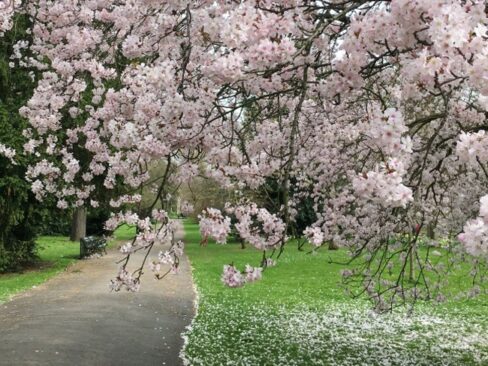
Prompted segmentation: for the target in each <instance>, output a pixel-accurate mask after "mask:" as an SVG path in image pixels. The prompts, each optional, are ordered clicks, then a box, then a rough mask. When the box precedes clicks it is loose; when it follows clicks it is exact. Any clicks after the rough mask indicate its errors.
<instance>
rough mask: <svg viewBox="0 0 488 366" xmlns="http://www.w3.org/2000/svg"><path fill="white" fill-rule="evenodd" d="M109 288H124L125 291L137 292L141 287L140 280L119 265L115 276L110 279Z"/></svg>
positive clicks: (118, 289) (117, 289)
mask: <svg viewBox="0 0 488 366" xmlns="http://www.w3.org/2000/svg"><path fill="white" fill-rule="evenodd" d="M109 287H110V289H111V290H112V291H117V292H118V291H120V290H121V289H122V288H125V289H126V290H127V291H132V292H137V291H139V289H140V287H141V281H140V280H139V278H137V277H135V276H134V275H133V274H131V273H129V272H128V271H127V270H126V269H125V268H124V267H121V268H120V270H119V273H118V275H117V277H116V278H115V279H113V280H110V286H109Z"/></svg>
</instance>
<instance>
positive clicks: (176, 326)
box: [0, 225, 194, 366]
mask: <svg viewBox="0 0 488 366" xmlns="http://www.w3.org/2000/svg"><path fill="white" fill-rule="evenodd" d="M176 235H177V236H179V237H182V235H183V231H182V229H181V225H180V229H179V230H178V231H177V234H176ZM155 254H156V252H155ZM142 257H143V253H141V254H136V255H135V257H134V258H132V260H133V267H134V266H135V263H140V261H141V260H142ZM117 259H120V253H118V251H117V250H116V249H112V250H110V251H109V252H108V254H107V255H105V256H103V257H101V258H97V259H88V260H82V261H79V262H77V263H76V264H74V265H72V266H71V267H69V268H68V270H67V271H66V272H64V273H62V274H60V275H59V276H57V277H55V278H53V279H51V280H49V281H48V282H46V283H45V284H43V285H41V286H38V287H37V288H33V289H32V290H29V291H27V292H24V293H22V294H21V295H18V296H16V297H15V298H14V299H13V300H11V301H9V302H6V303H3V304H1V305H0V365H2V366H4V365H8V366H22V365H46V366H58V365H63V366H64V365H73V366H78V365H80V366H83V365H90V366H111V365H117V366H124V365H143V366H151V365H168V366H176V365H181V364H182V362H181V360H180V357H179V353H180V350H181V348H182V346H183V339H182V338H181V333H182V332H183V331H184V330H185V327H186V326H187V325H188V324H189V323H190V322H191V318H192V317H193V315H194V304H193V301H194V292H193V285H192V279H191V270H190V266H189V264H188V260H187V259H186V257H184V258H183V259H182V262H181V266H180V273H179V274H178V275H168V276H167V277H166V279H163V280H160V281H158V280H155V279H154V278H153V277H152V276H151V274H150V273H149V272H147V273H146V274H145V275H144V276H143V281H142V287H141V290H140V292H138V293H129V292H126V291H124V292H122V291H121V292H118V293H115V292H110V291H109V288H108V284H109V281H110V279H111V278H114V277H115V276H116V274H117V269H118V265H117V264H116V263H115V262H116V261H117Z"/></svg>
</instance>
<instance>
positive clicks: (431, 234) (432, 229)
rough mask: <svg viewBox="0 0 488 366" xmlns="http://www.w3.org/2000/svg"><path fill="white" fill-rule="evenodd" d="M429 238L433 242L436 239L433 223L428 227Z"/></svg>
mask: <svg viewBox="0 0 488 366" xmlns="http://www.w3.org/2000/svg"><path fill="white" fill-rule="evenodd" d="M427 237H428V238H429V239H432V240H434V239H435V224H434V223H433V222H431V223H429V225H427Z"/></svg>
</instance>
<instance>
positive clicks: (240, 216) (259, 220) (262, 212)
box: [233, 203, 286, 250]
mask: <svg viewBox="0 0 488 366" xmlns="http://www.w3.org/2000/svg"><path fill="white" fill-rule="evenodd" d="M233 212H234V215H235V216H236V219H237V221H238V222H237V223H236V224H235V228H236V229H237V231H238V232H239V235H240V237H241V238H243V239H244V240H245V241H247V242H248V243H250V244H251V245H253V246H254V247H256V248H257V249H260V250H269V249H273V248H276V247H278V246H279V245H280V244H282V243H283V241H284V240H285V235H286V233H285V224H284V222H283V221H282V220H281V219H280V218H279V217H278V216H277V215H275V214H271V213H270V212H269V211H268V210H266V209H265V208H259V207H258V206H257V205H256V204H255V203H250V204H245V205H241V206H237V207H235V208H234V210H233Z"/></svg>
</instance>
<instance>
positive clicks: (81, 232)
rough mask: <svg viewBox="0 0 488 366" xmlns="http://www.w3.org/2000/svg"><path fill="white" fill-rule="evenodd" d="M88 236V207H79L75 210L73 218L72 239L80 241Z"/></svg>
mask: <svg viewBox="0 0 488 366" xmlns="http://www.w3.org/2000/svg"><path fill="white" fill-rule="evenodd" d="M85 236H86V209H85V208H83V207H79V208H77V209H76V210H75V211H74V212H73V219H72V221H71V235H70V240H71V241H80V239H81V238H83V237H85Z"/></svg>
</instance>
